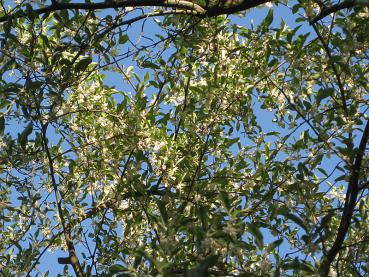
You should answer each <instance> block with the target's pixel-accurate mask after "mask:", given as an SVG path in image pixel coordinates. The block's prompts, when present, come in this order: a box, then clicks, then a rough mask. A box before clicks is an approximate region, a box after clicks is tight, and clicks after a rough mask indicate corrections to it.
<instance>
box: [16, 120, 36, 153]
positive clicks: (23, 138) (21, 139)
mask: <svg viewBox="0 0 369 277" xmlns="http://www.w3.org/2000/svg"><path fill="white" fill-rule="evenodd" d="M32 131H33V124H32V123H29V124H28V125H27V127H26V128H25V129H24V130H23V132H22V133H21V134H20V135H18V142H19V144H20V145H21V147H22V148H23V149H24V148H25V147H26V144H27V141H28V136H29V135H30V134H31V133H32Z"/></svg>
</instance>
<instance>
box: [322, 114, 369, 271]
mask: <svg viewBox="0 0 369 277" xmlns="http://www.w3.org/2000/svg"><path fill="white" fill-rule="evenodd" d="M368 140H369V120H368V122H367V123H366V126H365V130H364V133H363V136H362V137H361V141H360V145H359V149H358V152H357V154H356V157H355V162H354V165H353V167H352V172H351V178H350V182H349V185H348V188H347V192H346V199H345V206H344V208H343V213H342V216H341V222H340V226H339V228H338V232H337V236H336V240H335V241H334V243H333V245H332V247H331V249H330V250H329V251H328V253H327V255H326V257H325V260H324V261H323V263H322V276H328V272H329V267H330V265H331V263H332V262H333V261H334V259H335V258H336V256H337V254H338V252H339V251H340V249H341V248H342V244H343V242H344V240H345V237H346V235H347V232H348V229H349V227H350V224H351V219H352V215H353V212H354V208H355V205H356V202H357V197H358V194H359V192H360V186H359V178H360V170H361V162H362V160H363V157H364V154H365V148H366V145H367V143H368Z"/></svg>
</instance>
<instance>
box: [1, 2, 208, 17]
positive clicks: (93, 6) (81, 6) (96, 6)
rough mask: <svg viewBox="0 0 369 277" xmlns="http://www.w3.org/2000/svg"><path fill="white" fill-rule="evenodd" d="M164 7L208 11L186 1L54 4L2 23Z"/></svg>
mask: <svg viewBox="0 0 369 277" xmlns="http://www.w3.org/2000/svg"><path fill="white" fill-rule="evenodd" d="M142 6H148V7H164V8H176V9H182V10H189V11H194V12H198V13H201V14H204V13H205V12H206V11H205V10H204V9H203V8H202V7H200V6H199V5H197V4H195V3H192V2H189V1H184V0H123V1H119V2H118V1H117V2H115V1H111V2H110V1H106V2H99V3H54V4H51V5H49V6H46V7H44V8H40V9H36V10H33V11H31V12H28V11H23V10H18V11H16V12H15V13H14V14H7V15H4V16H2V17H0V22H5V21H7V20H8V19H9V18H11V19H16V18H22V17H26V16H28V15H30V14H31V13H32V14H34V13H36V14H38V15H42V14H46V13H51V12H56V11H62V10H106V9H114V8H125V7H142Z"/></svg>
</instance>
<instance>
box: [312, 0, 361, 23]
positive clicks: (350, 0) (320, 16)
mask: <svg viewBox="0 0 369 277" xmlns="http://www.w3.org/2000/svg"><path fill="white" fill-rule="evenodd" d="M356 2H357V1H356V0H347V1H344V2H342V3H339V4H337V5H333V6H330V7H325V8H323V9H322V11H321V12H320V13H319V14H318V15H317V16H315V17H314V18H313V19H312V20H310V25H313V24H314V23H317V22H318V21H319V20H321V19H323V18H324V17H326V16H328V15H330V14H331V13H335V12H338V11H340V10H344V9H349V8H352V7H353V6H354V5H355V4H356Z"/></svg>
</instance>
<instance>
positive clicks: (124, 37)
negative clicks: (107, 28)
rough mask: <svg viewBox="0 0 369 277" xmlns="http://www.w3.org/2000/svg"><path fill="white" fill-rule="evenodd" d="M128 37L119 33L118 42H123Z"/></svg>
mask: <svg viewBox="0 0 369 277" xmlns="http://www.w3.org/2000/svg"><path fill="white" fill-rule="evenodd" d="M128 39H129V37H128V36H127V35H123V34H120V35H119V39H118V42H119V43H120V44H125V43H126V42H127V41H128Z"/></svg>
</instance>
